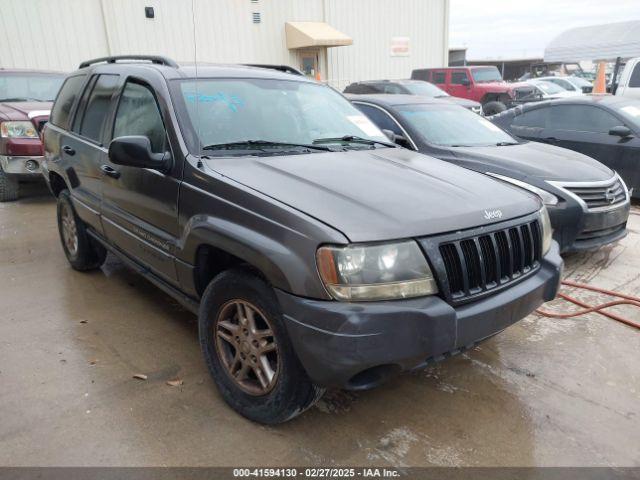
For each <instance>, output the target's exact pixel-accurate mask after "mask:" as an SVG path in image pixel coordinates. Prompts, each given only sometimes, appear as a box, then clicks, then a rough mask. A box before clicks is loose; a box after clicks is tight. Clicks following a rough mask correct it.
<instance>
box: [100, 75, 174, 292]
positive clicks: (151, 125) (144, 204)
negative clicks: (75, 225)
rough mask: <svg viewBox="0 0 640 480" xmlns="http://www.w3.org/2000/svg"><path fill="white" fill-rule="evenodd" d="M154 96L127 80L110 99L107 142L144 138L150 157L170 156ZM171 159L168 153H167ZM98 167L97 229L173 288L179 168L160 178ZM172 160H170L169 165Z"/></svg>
mask: <svg viewBox="0 0 640 480" xmlns="http://www.w3.org/2000/svg"><path fill="white" fill-rule="evenodd" d="M159 98H160V97H159V96H158V95H157V94H156V92H155V90H154V89H153V88H152V87H151V86H150V85H149V84H148V83H145V82H144V81H142V80H139V79H136V78H129V79H127V81H126V82H125V84H124V87H123V89H122V91H121V93H120V95H119V98H118V99H117V100H116V103H117V107H116V111H115V115H114V117H113V118H114V120H113V124H112V128H111V135H110V138H117V137H121V136H127V135H144V136H146V137H147V138H149V140H150V142H151V148H152V150H153V152H154V153H167V152H171V147H170V144H169V138H168V135H167V130H166V128H165V125H166V122H165V119H164V118H163V114H162V113H161V112H162V111H167V110H168V109H167V106H166V104H163V108H162V109H161V107H160V104H159ZM167 154H169V155H171V154H170V153H167ZM104 161H105V163H104V164H103V166H102V169H103V171H104V172H105V174H104V175H103V177H102V179H103V180H102V181H103V208H102V211H103V225H104V230H105V234H106V236H107V238H108V239H109V241H110V242H111V243H112V244H113V245H115V246H116V247H117V248H118V249H120V250H122V251H123V252H124V253H126V254H128V255H129V256H131V257H133V258H134V259H135V260H136V261H138V262H139V263H141V264H143V265H144V266H146V267H148V268H150V269H151V270H152V271H153V272H154V273H155V274H157V275H158V276H160V277H162V278H163V279H165V280H167V281H169V282H172V283H175V281H176V270H175V264H174V258H173V254H174V248H175V244H176V237H177V235H178V209H177V206H178V190H179V186H180V179H179V178H178V173H177V172H178V171H179V170H180V168H178V167H176V165H175V164H174V168H172V169H171V172H167V173H163V172H160V171H157V170H153V169H149V168H138V167H128V166H122V165H115V164H112V163H110V162H109V160H108V158H105V160H104ZM174 161H175V160H174Z"/></svg>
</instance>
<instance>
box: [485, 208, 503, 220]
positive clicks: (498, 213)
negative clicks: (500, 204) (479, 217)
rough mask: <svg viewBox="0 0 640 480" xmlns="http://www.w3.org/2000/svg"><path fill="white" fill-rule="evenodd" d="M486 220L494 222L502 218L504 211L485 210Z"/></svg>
mask: <svg viewBox="0 0 640 480" xmlns="http://www.w3.org/2000/svg"><path fill="white" fill-rule="evenodd" d="M484 218H486V219H487V220H493V219H494V218H502V210H485V211H484Z"/></svg>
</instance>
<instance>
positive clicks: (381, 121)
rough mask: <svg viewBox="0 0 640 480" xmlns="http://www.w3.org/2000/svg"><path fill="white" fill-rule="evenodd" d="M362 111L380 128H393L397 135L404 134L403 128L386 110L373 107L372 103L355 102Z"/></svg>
mask: <svg viewBox="0 0 640 480" xmlns="http://www.w3.org/2000/svg"><path fill="white" fill-rule="evenodd" d="M355 106H356V107H358V110H360V111H361V112H362V113H364V114H365V115H366V116H367V117H369V119H370V120H371V121H372V122H373V123H375V124H376V126H377V127H378V128H379V129H380V130H391V131H392V132H393V133H395V134H396V135H402V134H403V133H402V130H400V128H399V127H398V125H397V124H396V122H394V121H393V119H392V118H391V117H390V116H389V115H388V114H387V113H385V112H384V111H382V110H380V109H379V108H376V107H372V106H370V105H362V104H359V103H356V104H355Z"/></svg>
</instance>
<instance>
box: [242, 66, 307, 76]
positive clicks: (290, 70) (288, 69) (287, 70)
mask: <svg viewBox="0 0 640 480" xmlns="http://www.w3.org/2000/svg"><path fill="white" fill-rule="evenodd" d="M243 65H244V66H245V67H257V68H268V69H271V70H278V71H279V72H284V73H290V74H292V75H300V76H303V77H304V73H302V72H301V71H300V70H298V69H297V68H293V67H290V66H289V65H269V64H266V63H243Z"/></svg>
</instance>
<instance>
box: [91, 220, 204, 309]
mask: <svg viewBox="0 0 640 480" xmlns="http://www.w3.org/2000/svg"><path fill="white" fill-rule="evenodd" d="M87 233H88V234H89V235H91V238H93V239H94V240H95V241H97V242H98V243H100V245H102V246H103V247H104V248H106V249H107V250H108V251H109V252H111V253H113V254H114V255H115V256H116V257H118V258H119V259H120V260H122V261H123V262H124V263H125V264H126V265H127V266H128V267H129V268H131V269H132V270H134V271H135V272H136V273H139V274H140V275H142V276H143V277H144V278H146V279H147V280H149V281H150V282H151V283H153V284H154V285H155V286H156V287H158V288H159V289H160V290H162V291H163V292H165V293H166V294H168V295H170V296H171V297H173V298H174V299H175V300H176V301H178V302H179V303H180V305H182V306H183V307H184V308H186V309H187V310H189V311H190V312H192V313H194V314H196V315H197V314H198V309H199V308H200V302H199V301H198V300H196V299H194V298H191V297H189V296H188V295H185V294H184V293H182V292H181V291H180V290H178V289H177V288H175V287H174V286H173V285H170V284H169V283H167V282H165V281H164V280H162V279H161V278H158V276H157V275H154V274H153V272H151V270H149V269H148V268H147V267H144V266H142V265H140V264H139V263H138V262H136V261H135V260H133V259H132V258H131V257H129V256H128V255H127V254H126V253H124V252H123V251H121V250H120V249H118V248H117V247H114V246H113V245H110V244H108V243H107V242H106V241H105V240H103V239H102V238H101V237H100V236H99V235H98V234H96V233H95V232H93V231H92V230H90V229H87Z"/></svg>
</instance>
